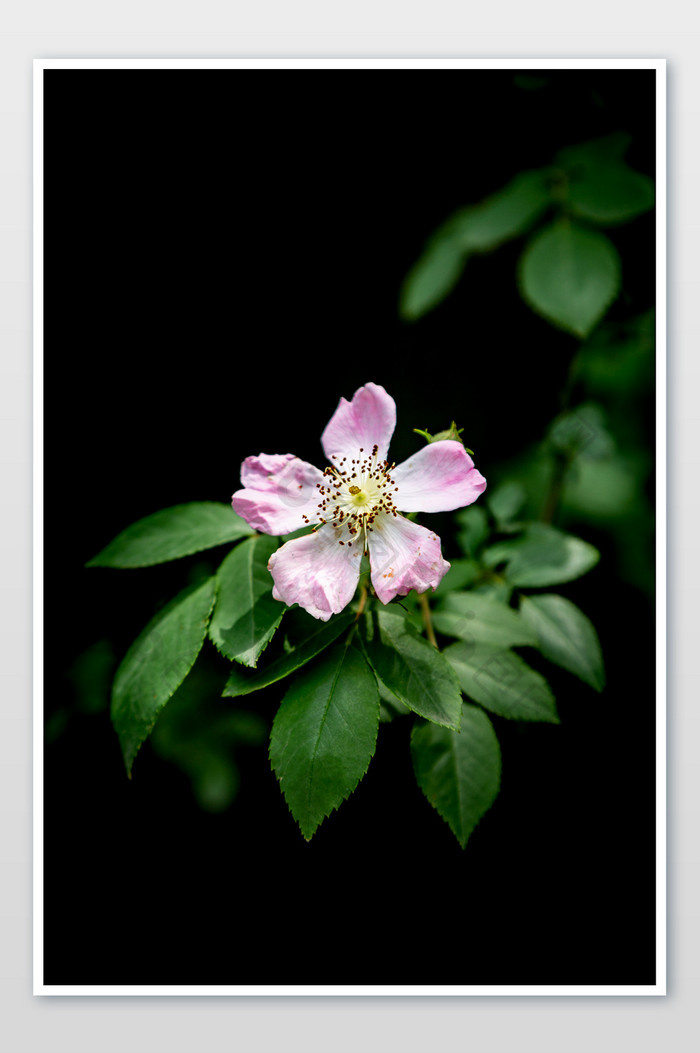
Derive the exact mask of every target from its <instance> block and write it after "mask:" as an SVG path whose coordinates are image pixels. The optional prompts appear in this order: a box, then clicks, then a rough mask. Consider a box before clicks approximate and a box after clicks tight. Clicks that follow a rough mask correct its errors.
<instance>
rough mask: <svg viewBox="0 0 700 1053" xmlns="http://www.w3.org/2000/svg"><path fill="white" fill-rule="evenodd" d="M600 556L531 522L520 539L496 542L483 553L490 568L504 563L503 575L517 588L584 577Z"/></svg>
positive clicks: (550, 528)
mask: <svg viewBox="0 0 700 1053" xmlns="http://www.w3.org/2000/svg"><path fill="white" fill-rule="evenodd" d="M599 558H600V553H599V552H598V550H597V549H596V548H594V547H593V545H589V544H588V542H587V541H582V540H581V538H578V537H573V536H572V535H571V534H565V533H564V532H563V531H561V530H557V529H556V527H553V526H548V525H547V524H545V523H532V524H531V525H530V526H529V527H528V528H527V530H526V531H525V533H524V534H523V536H522V537H520V538H515V539H513V540H512V541H510V540H509V541H500V542H498V543H497V544H495V545H491V546H489V548H487V549H486V550H485V551H484V561H485V563H486V564H487V565H488V566H490V567H496V566H498V565H499V564H500V563H505V564H506V568H505V571H504V573H505V576H506V578H507V580H508V581H509V582H510V583H511V585H516V586H519V587H520V588H528V587H529V588H541V587H543V586H545V585H558V584H560V583H562V582H565V581H573V580H574V578H579V577H581V575H582V574H586V573H587V572H588V571H589V570H590V569H591V568H592V567H594V566H595V565H596V563H597V562H598V560H599Z"/></svg>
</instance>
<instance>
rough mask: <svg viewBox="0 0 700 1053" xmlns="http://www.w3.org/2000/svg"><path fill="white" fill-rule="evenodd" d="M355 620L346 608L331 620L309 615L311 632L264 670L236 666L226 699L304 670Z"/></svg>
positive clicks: (225, 695) (255, 689) (228, 683)
mask: <svg viewBox="0 0 700 1053" xmlns="http://www.w3.org/2000/svg"><path fill="white" fill-rule="evenodd" d="M354 620H355V615H354V613H353V612H352V611H343V613H342V614H337V615H335V616H334V617H333V618H331V619H330V620H329V621H328V622H322V623H319V622H317V621H314V620H313V619H311V618H310V619H309V621H310V622H311V621H313V627H310V630H309V633H308V635H307V636H305V637H304V638H303V639H302V640H301V641H300V642H299V643H298V644H297V645H296V646H294V647H292V649H291V650H290V651H289V652H288V653H286V654H283V655H280V657H279V658H276V659H275V660H274V662H271V663H270V665H268V666H267V667H266V668H265V669H258V670H257V672H255V673H246V672H245V671H244V670H243V669H237V668H235V667H234V668H233V669H232V670H231V675H230V677H229V679H228V681H227V683H226V687H225V688H224V691H223V696H224V698H236V697H238V696H239V695H248V694H250V693H251V692H252V691H260V690H261V689H262V688H264V687H269V685H270V684H275V683H277V681H278V680H283V679H284V678H285V677H287V676H289V675H290V674H291V673H294V672H295V671H296V670H297V669H301V667H302V666H303V665H306V663H307V662H309V661H311V659H312V658H315V657H316V655H317V654H320V652H321V651H323V650H325V648H326V647H328V646H329V645H330V644H332V643H333V642H334V641H335V640H337V638H338V637H339V636H340V634H341V633H342V632H345V630H346V629H348V628H349V627H350V626H351V625H352V623H353V622H354Z"/></svg>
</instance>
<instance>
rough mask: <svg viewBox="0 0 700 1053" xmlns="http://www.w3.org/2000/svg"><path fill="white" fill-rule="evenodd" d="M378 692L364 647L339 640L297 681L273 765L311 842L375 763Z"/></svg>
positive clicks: (275, 733) (287, 699)
mask: <svg viewBox="0 0 700 1053" xmlns="http://www.w3.org/2000/svg"><path fill="white" fill-rule="evenodd" d="M378 728H379V692H378V690H377V683H376V680H375V678H374V674H373V673H372V670H371V669H370V668H369V666H368V665H367V662H366V661H365V658H364V657H363V655H362V654H361V653H360V651H359V650H358V649H357V648H355V647H351V646H348V644H347V643H345V644H339V645H337V646H336V647H333V648H332V650H330V651H328V652H327V653H326V654H325V655H324V656H323V658H322V659H321V660H320V661H319V662H318V663H316V664H315V665H314V666H312V667H310V668H308V669H307V670H305V671H304V674H303V675H302V676H300V677H299V679H298V680H297V681H296V682H295V683H294V685H293V686H292V687H291V688H290V689H289V691H288V692H287V694H286V695H285V696H284V699H283V700H282V704H281V706H280V708H279V710H278V711H277V715H276V717H275V720H274V722H273V725H272V733H271V736H270V762H271V764H272V768H273V770H274V771H275V773H276V775H277V778H278V779H279V781H280V786H281V789H282V793H283V794H284V798H285V800H286V802H287V804H288V806H289V810H290V811H291V813H292V815H293V816H294V818H295V819H296V821H297V822H298V824H299V827H300V829H301V832H302V834H303V835H304V837H305V838H306V840H307V841H308V840H310V839H311V837H312V836H313V834H314V832H315V830H316V829H317V827H318V826H319V824H320V823H321V822H322V821H323V819H324V818H325V817H326V816H327V815H329V814H330V813H331V812H332V811H333V809H334V808H337V807H338V806H339V805H340V804H341V803H342V801H344V800H345V799H346V797H349V795H350V794H351V793H352V791H353V790H354V789H355V787H356V786H357V784H358V782H359V781H360V779H361V778H362V776H363V775H364V774H365V772H366V771H367V768H368V767H369V762H370V761H371V759H372V756H373V754H374V751H375V747H376V742H377V731H378Z"/></svg>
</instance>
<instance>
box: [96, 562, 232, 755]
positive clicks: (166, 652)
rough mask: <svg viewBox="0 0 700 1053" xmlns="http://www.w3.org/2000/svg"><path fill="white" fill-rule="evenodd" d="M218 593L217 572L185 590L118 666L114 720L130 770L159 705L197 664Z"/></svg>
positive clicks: (156, 714) (156, 618)
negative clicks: (215, 574) (212, 576)
mask: <svg viewBox="0 0 700 1053" xmlns="http://www.w3.org/2000/svg"><path fill="white" fill-rule="evenodd" d="M215 595H216V579H215V578H209V579H208V580H207V581H205V582H204V584H203V585H199V586H193V587H191V588H188V589H185V590H184V591H183V592H181V593H180V594H179V595H178V596H176V597H175V599H174V600H172V601H171V602H170V603H169V604H168V605H167V606H166V607H164V608H163V610H162V611H160V612H159V613H158V614H157V615H156V616H155V618H153V619H152V620H151V621H150V622H149V624H148V625H147V626H146V628H145V629H144V630H143V632H142V633H141V634H140V636H139V637H138V638H137V640H136V641H135V642H134V643H133V644H132V646H131V647H130V648H129V650H128V651H127V653H126V655H125V657H124V659H123V661H122V662H121V664H120V666H119V668H118V669H117V672H116V674H115V677H114V683H113V685H112V723H113V724H114V727H115V730H116V732H117V735H118V736H119V742H120V745H121V748H122V753H123V755H124V762H125V764H126V770H127V772H128V773H130V772H131V766H132V764H133V763H134V758H135V756H136V754H137V753H138V751H139V748H140V746H141V744H142V743H143V742H144V740H145V739H146V738H147V737H148V735H149V734H150V733H151V731H152V729H153V726H154V724H155V722H156V720H157V719H158V714H159V713H160V711H161V709H162V708H163V706H164V705H165V703H166V702H167V701H168V699H169V698H170V697H171V696H172V695H173V694H174V693H175V691H176V690H177V688H178V687H179V686H180V684H181V683H182V681H183V680H184V679H185V677H186V676H187V674H188V673H189V671H190V669H191V668H192V666H193V665H194V661H195V659H196V657H197V655H198V654H199V652H200V650H201V647H202V644H203V643H204V637H205V636H206V634H207V624H208V622H209V616H210V614H211V611H212V608H213V606H214V599H215Z"/></svg>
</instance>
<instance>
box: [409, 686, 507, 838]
mask: <svg viewBox="0 0 700 1053" xmlns="http://www.w3.org/2000/svg"><path fill="white" fill-rule="evenodd" d="M461 728H462V729H461V731H460V733H459V734H457V733H456V732H454V731H450V729H449V728H441V727H438V726H437V725H436V724H416V726H415V727H414V728H413V731H412V733H411V757H412V759H413V770H414V771H415V773H416V780H417V782H418V785H419V786H420V788H421V790H422V791H423V793H424V794H425V796H426V797H427V798H428V800H429V801H430V803H431V804H432V806H433V808H435V809H437V811H438V813H439V814H440V815H441V816H442V818H443V819H444V820H445V822H446V823H447V824H448V825H449V827H450V829H451V830H452V832H453V834H454V835H455V837H456V838H457V840H458V841H459V843H460V845H461V846H462V848H464V847H465V845H466V843H467V841H468V839H469V836H470V834H471V833H472V831H473V830H474V827H475V826H476V825H477V823H478V822H479V820H480V819H481V817H482V816H483V815H484V814H485V813H486V812H487V811H488V810H489V808H490V807H491V805H492V804H493V802H494V800H495V799H496V797H497V795H498V790H499V785H500V777H501V751H500V748H499V745H498V739H497V738H496V733H495V732H494V730H493V726H492V724H491V721H490V720H489V718H488V717H487V716H486V714H485V713H484V712H483V710H481V709H479V708H478V707H477V706H471V705H469V704H466V703H464V704H463V705H462V725H461Z"/></svg>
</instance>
